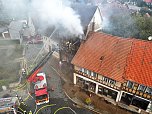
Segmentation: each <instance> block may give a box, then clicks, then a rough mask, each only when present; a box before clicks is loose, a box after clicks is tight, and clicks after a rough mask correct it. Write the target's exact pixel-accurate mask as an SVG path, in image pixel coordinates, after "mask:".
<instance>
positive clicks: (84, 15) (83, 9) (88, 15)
mask: <svg viewBox="0 0 152 114" xmlns="http://www.w3.org/2000/svg"><path fill="white" fill-rule="evenodd" d="M71 7H72V9H73V10H74V11H76V13H77V14H78V15H80V20H81V24H82V26H83V28H84V29H85V28H86V27H87V26H88V24H89V23H90V21H91V19H92V18H93V16H94V13H95V11H96V10H97V6H92V5H86V4H78V3H75V4H72V5H71Z"/></svg>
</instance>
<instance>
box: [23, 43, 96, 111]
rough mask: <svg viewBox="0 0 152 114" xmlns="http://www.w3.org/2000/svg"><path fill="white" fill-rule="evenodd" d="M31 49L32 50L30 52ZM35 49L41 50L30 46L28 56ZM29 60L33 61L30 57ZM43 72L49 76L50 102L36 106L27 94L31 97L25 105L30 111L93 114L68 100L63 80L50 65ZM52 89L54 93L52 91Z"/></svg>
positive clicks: (46, 65)
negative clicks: (63, 87)
mask: <svg viewBox="0 0 152 114" xmlns="http://www.w3.org/2000/svg"><path fill="white" fill-rule="evenodd" d="M34 46H35V45H34ZM30 48H32V49H31V50H30ZM34 49H35V50H36V49H40V48H35V47H32V45H30V46H28V50H27V51H26V52H28V53H27V55H26V56H28V55H29V56H31V54H30V53H32V54H33V51H34ZM35 52H38V50H36V51H35ZM27 58H28V59H30V60H31V58H30V57H27ZM32 58H33V57H32ZM33 59H34V58H33ZM42 72H45V73H46V75H47V83H48V88H49V90H50V91H49V95H50V102H49V103H48V104H43V105H40V106H36V105H35V100H34V95H33V96H30V95H28V93H27V95H28V96H29V97H28V98H27V99H26V101H25V104H27V107H28V109H29V110H31V111H32V112H33V113H35V114H93V113H92V112H90V111H88V110H86V109H83V108H78V107H77V106H75V105H74V104H73V102H72V101H70V100H69V99H68V98H67V96H66V95H65V93H64V91H63V89H62V84H63V81H62V80H61V78H60V76H59V74H58V72H57V71H56V70H54V69H53V68H52V67H51V66H50V65H49V64H48V63H46V64H45V66H44V67H43V69H42ZM31 88H32V86H31ZM52 88H53V91H52V90H51V89H52Z"/></svg>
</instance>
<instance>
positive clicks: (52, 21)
mask: <svg viewBox="0 0 152 114" xmlns="http://www.w3.org/2000/svg"><path fill="white" fill-rule="evenodd" d="M2 2H3V6H4V9H5V11H7V12H9V14H10V15H11V16H14V17H20V15H21V14H25V15H27V14H30V15H31V17H33V16H34V18H35V19H38V23H39V25H38V26H39V28H41V29H46V28H47V27H49V26H54V27H56V28H57V29H59V30H62V31H64V33H67V34H72V35H79V34H83V28H82V26H81V21H80V18H79V15H78V14H76V12H75V11H74V10H73V9H72V8H71V7H70V5H71V3H70V1H68V0H64V2H63V0H31V1H29V0H11V1H10V0H2ZM35 16H36V17H35Z"/></svg>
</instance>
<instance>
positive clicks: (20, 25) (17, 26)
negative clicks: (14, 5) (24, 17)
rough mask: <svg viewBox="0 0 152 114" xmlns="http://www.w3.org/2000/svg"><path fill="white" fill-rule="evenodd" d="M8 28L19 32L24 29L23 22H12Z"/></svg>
mask: <svg viewBox="0 0 152 114" xmlns="http://www.w3.org/2000/svg"><path fill="white" fill-rule="evenodd" d="M8 28H9V29H12V30H15V31H18V32H19V31H20V30H21V29H22V28H23V22H21V21H12V22H11V23H10V25H9V26H8Z"/></svg>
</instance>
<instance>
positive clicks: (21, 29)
mask: <svg viewBox="0 0 152 114" xmlns="http://www.w3.org/2000/svg"><path fill="white" fill-rule="evenodd" d="M34 34H35V29H34V26H33V24H32V21H31V20H30V18H29V19H28V21H27V20H13V21H11V22H10V24H9V26H8V30H6V31H4V32H3V33H2V36H3V38H4V39H11V40H19V41H20V43H22V40H23V38H24V37H25V38H29V37H30V36H32V35H34Z"/></svg>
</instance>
